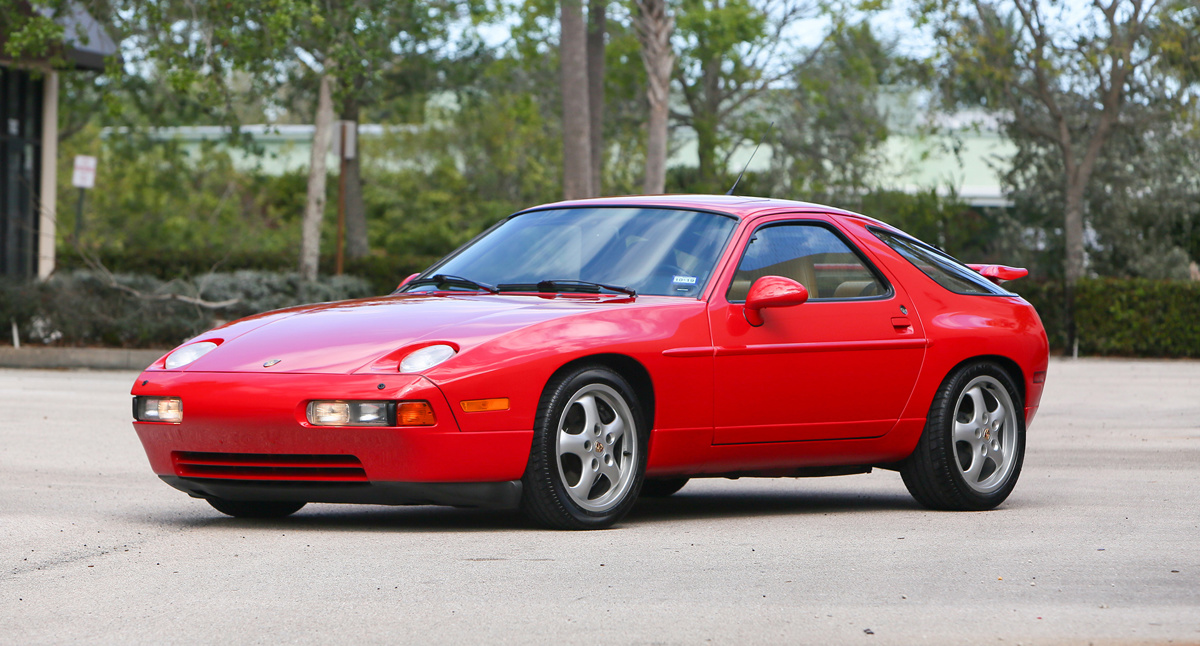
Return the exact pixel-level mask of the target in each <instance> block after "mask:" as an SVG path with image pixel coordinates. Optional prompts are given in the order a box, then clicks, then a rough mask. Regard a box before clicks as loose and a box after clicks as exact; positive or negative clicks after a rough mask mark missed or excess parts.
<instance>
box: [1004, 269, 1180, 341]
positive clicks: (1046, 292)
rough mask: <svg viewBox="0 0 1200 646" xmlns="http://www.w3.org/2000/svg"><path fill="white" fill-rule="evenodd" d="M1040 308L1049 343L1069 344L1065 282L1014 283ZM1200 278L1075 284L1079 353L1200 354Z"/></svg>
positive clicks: (1122, 280)
mask: <svg viewBox="0 0 1200 646" xmlns="http://www.w3.org/2000/svg"><path fill="white" fill-rule="evenodd" d="M1014 288H1015V289H1016V290H1017V291H1018V292H1019V293H1020V294H1021V296H1023V297H1024V298H1025V299H1026V300H1028V301H1029V302H1030V303H1031V304H1033V306H1034V307H1035V308H1037V310H1038V314H1039V315H1040V316H1041V317H1042V323H1043V324H1044V325H1045V326H1046V333H1047V335H1048V336H1049V337H1050V345H1051V347H1054V348H1056V349H1059V350H1069V349H1068V348H1066V347H1065V346H1066V337H1067V335H1066V313H1065V311H1064V298H1063V285H1062V284H1061V283H1042V284H1037V283H1031V284H1029V285H1021V284H1018V286H1016V287H1014ZM1197 321H1200V283H1196V282H1183V281H1169V280H1147V279H1142V278H1090V279H1085V280H1082V281H1080V282H1079V284H1078V286H1076V288H1075V326H1076V336H1077V337H1078V339H1079V352H1080V354H1099V355H1123V356H1143V357H1200V325H1198V324H1197Z"/></svg>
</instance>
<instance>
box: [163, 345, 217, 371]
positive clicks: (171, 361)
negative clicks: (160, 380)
mask: <svg viewBox="0 0 1200 646" xmlns="http://www.w3.org/2000/svg"><path fill="white" fill-rule="evenodd" d="M216 349H217V344H215V343H213V342H212V341H201V342H199V343H193V344H191V345H185V346H183V347H182V348H179V349H178V350H176V351H174V352H172V353H171V354H169V355H167V362H166V368H167V370H174V369H176V368H182V367H184V366H186V365H187V364H189V363H191V362H193V361H195V360H196V359H199V358H200V357H203V356H204V355H206V354H208V353H209V352H212V351H213V350H216Z"/></svg>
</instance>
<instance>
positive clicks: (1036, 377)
mask: <svg viewBox="0 0 1200 646" xmlns="http://www.w3.org/2000/svg"><path fill="white" fill-rule="evenodd" d="M1033 383H1035V384H1044V383H1046V371H1045V370H1038V371H1037V372H1035V373H1033Z"/></svg>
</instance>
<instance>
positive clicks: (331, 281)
mask: <svg viewBox="0 0 1200 646" xmlns="http://www.w3.org/2000/svg"><path fill="white" fill-rule="evenodd" d="M114 283H115V285H114ZM372 293H373V291H372V289H371V286H370V284H369V283H368V282H367V281H365V280H363V279H361V278H356V277H353V276H340V277H327V278H323V279H321V280H319V281H317V282H315V283H305V282H304V281H301V280H300V279H299V277H298V276H297V275H295V274H282V273H273V272H262V271H237V272H232V273H213V274H205V275H202V276H199V277H198V278H196V279H195V280H183V279H180V280H172V281H163V280H161V279H159V278H156V277H153V276H147V275H137V274H115V275H113V276H112V280H109V279H108V277H107V276H103V275H101V274H97V273H95V272H91V271H83V270H80V271H73V272H62V273H58V274H55V275H54V276H52V277H51V278H50V279H49V280H47V281H45V282H41V283H38V282H26V283H14V282H6V281H0V321H4V322H6V323H7V322H8V321H14V322H16V323H17V325H18V327H19V329H20V331H21V337H22V340H24V341H26V342H37V343H45V344H56V345H67V346H107V347H124V348H148V347H156V348H169V347H174V346H175V345H178V344H179V343H180V342H182V341H184V340H186V339H188V338H190V337H192V336H195V335H196V334H199V333H200V332H203V331H204V330H207V329H209V328H211V327H213V326H214V325H216V324H217V323H219V322H220V321H223V320H230V319H235V318H240V317H242V316H247V315H250V314H254V313H257V312H261V311H266V310H271V309H278V308H281V307H288V306H291V305H299V304H303V303H311V302H319V301H332V300H342V299H346V298H360V297H364V296H369V295H371V294H372ZM173 296H183V297H188V298H193V299H202V300H205V301H209V302H219V301H224V300H234V299H236V302H234V303H232V304H230V305H228V306H225V307H220V308H208V307H203V306H200V305H197V304H194V303H189V302H187V301H185V300H180V299H178V298H173Z"/></svg>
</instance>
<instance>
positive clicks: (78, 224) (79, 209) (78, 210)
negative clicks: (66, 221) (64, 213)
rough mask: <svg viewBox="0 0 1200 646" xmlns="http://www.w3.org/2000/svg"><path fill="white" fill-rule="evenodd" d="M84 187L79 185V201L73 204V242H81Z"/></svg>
mask: <svg viewBox="0 0 1200 646" xmlns="http://www.w3.org/2000/svg"><path fill="white" fill-rule="evenodd" d="M86 190H87V189H86V188H83V187H82V186H81V187H79V201H78V202H77V203H76V206H75V244H79V243H80V242H81V239H80V236H81V235H83V196H84V191H86Z"/></svg>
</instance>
